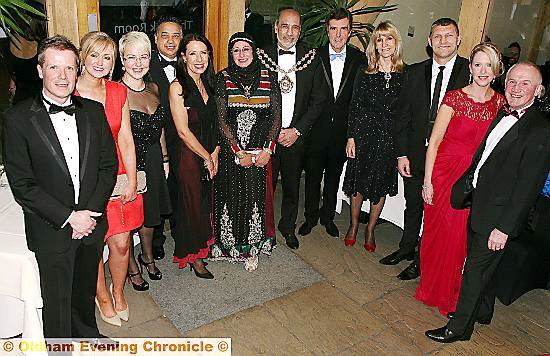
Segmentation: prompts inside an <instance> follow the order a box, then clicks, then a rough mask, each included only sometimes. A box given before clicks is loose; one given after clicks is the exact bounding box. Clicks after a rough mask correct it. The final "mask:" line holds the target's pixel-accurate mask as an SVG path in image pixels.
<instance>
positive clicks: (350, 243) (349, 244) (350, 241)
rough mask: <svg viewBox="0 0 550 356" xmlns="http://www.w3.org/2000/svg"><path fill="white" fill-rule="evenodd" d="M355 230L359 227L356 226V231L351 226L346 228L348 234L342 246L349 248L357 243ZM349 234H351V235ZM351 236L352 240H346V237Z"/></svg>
mask: <svg viewBox="0 0 550 356" xmlns="http://www.w3.org/2000/svg"><path fill="white" fill-rule="evenodd" d="M357 230H359V226H357V228H356V229H353V228H352V227H351V226H350V227H349V228H348V232H347V233H346V237H345V238H344V245H346V246H348V247H351V246H353V245H355V241H357ZM350 232H353V234H351V233H350ZM350 235H351V236H353V239H348V238H347V237H348V236H350Z"/></svg>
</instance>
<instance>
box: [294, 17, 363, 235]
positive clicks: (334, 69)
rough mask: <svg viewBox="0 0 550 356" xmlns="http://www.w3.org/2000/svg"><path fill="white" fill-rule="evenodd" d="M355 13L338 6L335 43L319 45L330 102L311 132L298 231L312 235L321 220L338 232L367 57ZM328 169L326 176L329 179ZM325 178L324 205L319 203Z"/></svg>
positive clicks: (332, 29) (332, 31)
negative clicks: (351, 125)
mask: <svg viewBox="0 0 550 356" xmlns="http://www.w3.org/2000/svg"><path fill="white" fill-rule="evenodd" d="M352 22H353V17H352V14H351V13H350V12H349V11H348V10H346V9H343V8H339V9H336V10H334V11H333V12H332V13H331V14H330V16H329V19H328V22H327V34H328V39H329V44H328V45H327V46H324V47H321V48H319V49H318V55H319V57H320V58H321V69H322V73H323V79H324V80H325V82H326V89H327V93H326V97H327V101H328V102H327V104H330V105H327V106H326V107H325V110H324V111H323V113H322V115H321V117H320V118H319V119H318V120H317V121H316V122H315V124H314V125H313V128H312V129H311V133H310V134H309V137H308V144H307V152H306V158H305V169H306V185H305V192H306V194H305V213H304V215H305V218H306V221H305V222H304V223H303V224H302V226H300V229H299V230H298V233H299V234H300V235H307V234H309V233H310V232H311V230H312V229H313V227H314V226H315V225H317V221H319V220H320V221H321V225H323V226H324V227H325V230H326V232H327V233H328V234H329V235H330V236H332V237H336V238H337V237H338V235H339V231H338V227H336V225H335V224H334V214H335V209H336V195H337V193H338V184H339V182H340V175H341V174H342V168H343V167H344V163H345V162H346V151H345V149H346V140H347V129H348V111H349V103H350V101H351V95H352V92H353V83H354V81H355V76H356V75H357V72H358V71H359V69H360V68H361V66H362V65H364V64H366V62H367V58H366V56H365V54H364V53H362V52H360V51H358V50H357V49H355V48H353V47H351V46H348V45H347V43H348V39H349V35H350V33H351V24H352ZM323 172H324V180H323ZM321 181H323V192H322V196H323V206H322V207H321V209H319V200H320V197H321Z"/></svg>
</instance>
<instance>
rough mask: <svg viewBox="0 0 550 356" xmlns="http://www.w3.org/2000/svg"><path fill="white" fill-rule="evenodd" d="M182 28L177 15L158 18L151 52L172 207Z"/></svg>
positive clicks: (159, 245)
mask: <svg viewBox="0 0 550 356" xmlns="http://www.w3.org/2000/svg"><path fill="white" fill-rule="evenodd" d="M182 36H183V33H182V27H181V24H180V22H179V20H178V18H176V17H171V16H167V17H161V18H159V19H158V20H157V28H156V29H155V44H156V47H157V49H156V50H155V51H153V53H151V64H150V69H149V73H150V76H151V79H152V81H153V82H154V83H156V84H157V86H158V88H159V100H160V104H161V105H162V106H163V107H165V108H166V109H167V110H166V112H167V113H168V114H167V115H168V117H167V120H166V125H165V127H164V134H165V136H166V147H167V150H168V155H167V156H164V157H163V161H164V164H169V165H170V173H169V175H168V190H169V192H170V197H172V206H175V204H176V202H175V201H174V198H175V197H176V196H177V194H176V192H177V189H178V187H177V183H176V179H175V177H174V172H176V167H175V164H176V162H175V161H174V160H173V159H175V157H176V149H177V147H178V145H179V144H180V140H179V137H178V134H177V132H176V127H175V126H174V121H172V113H171V112H170V98H169V95H168V91H169V88H170V83H172V81H173V80H174V79H175V78H176V62H177V56H178V50H179V45H180V42H181V39H182ZM175 226H176V224H175V222H173V217H171V218H170V228H171V229H172V230H173V229H174V228H175ZM164 241H166V237H165V236H164V221H163V224H161V225H160V226H159V227H156V228H155V232H154V235H153V257H154V258H155V260H160V259H162V258H164V255H165V253H164Z"/></svg>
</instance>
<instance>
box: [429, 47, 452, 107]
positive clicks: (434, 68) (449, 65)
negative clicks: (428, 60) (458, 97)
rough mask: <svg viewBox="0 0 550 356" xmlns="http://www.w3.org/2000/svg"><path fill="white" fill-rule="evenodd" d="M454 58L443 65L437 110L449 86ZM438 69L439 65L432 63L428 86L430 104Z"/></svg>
mask: <svg viewBox="0 0 550 356" xmlns="http://www.w3.org/2000/svg"><path fill="white" fill-rule="evenodd" d="M456 57H457V55H456V54H455V56H454V57H453V58H452V59H451V60H450V61H448V62H447V63H445V64H444V66H445V69H444V70H443V81H442V82H441V92H439V102H438V103H437V108H438V109H439V106H440V105H441V102H442V101H443V97H444V96H445V93H446V92H447V86H448V85H449V79H450V78H451V73H452V72H453V66H454V65H455V62H456ZM439 67H441V64H438V63H437V62H436V61H432V82H431V84H430V93H431V94H432V95H430V103H431V102H432V101H431V98H433V97H434V88H435V81H436V80H437V75H438V74H439Z"/></svg>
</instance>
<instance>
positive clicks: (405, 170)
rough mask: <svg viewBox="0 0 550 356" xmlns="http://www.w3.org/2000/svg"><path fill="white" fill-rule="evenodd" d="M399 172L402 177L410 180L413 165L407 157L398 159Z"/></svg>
mask: <svg viewBox="0 0 550 356" xmlns="http://www.w3.org/2000/svg"><path fill="white" fill-rule="evenodd" d="M397 170H398V171H399V174H401V176H402V177H407V178H410V177H412V174H411V163H410V162H409V159H408V158H407V157H399V158H398V159H397Z"/></svg>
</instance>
